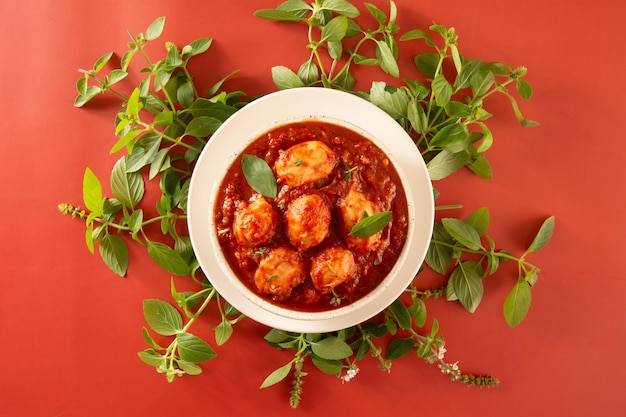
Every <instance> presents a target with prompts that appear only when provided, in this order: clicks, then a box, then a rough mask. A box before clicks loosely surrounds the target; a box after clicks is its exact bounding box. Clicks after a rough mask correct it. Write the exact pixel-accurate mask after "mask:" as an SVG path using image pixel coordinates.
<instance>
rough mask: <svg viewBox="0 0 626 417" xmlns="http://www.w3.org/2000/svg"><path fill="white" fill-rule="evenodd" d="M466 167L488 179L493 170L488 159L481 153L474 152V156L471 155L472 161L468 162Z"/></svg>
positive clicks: (491, 176) (491, 175)
mask: <svg viewBox="0 0 626 417" xmlns="http://www.w3.org/2000/svg"><path fill="white" fill-rule="evenodd" d="M467 167H468V168H469V169H470V170H471V171H472V172H473V173H474V174H476V175H478V176H479V177H480V178H482V179H485V180H490V179H491V178H493V171H492V170H491V165H490V164H489V160H488V159H487V157H486V156H485V155H484V154H482V153H476V154H475V156H473V157H472V162H471V163H470V164H468V165H467Z"/></svg>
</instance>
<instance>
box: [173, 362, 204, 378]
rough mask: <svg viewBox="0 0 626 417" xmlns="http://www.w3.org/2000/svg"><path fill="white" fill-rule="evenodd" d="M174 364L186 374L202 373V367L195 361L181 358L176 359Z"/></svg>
mask: <svg viewBox="0 0 626 417" xmlns="http://www.w3.org/2000/svg"><path fill="white" fill-rule="evenodd" d="M176 365H178V367H179V368H180V369H181V370H182V371H184V372H185V373H186V374H187V375H200V374H201V373H202V368H201V367H199V366H198V365H196V364H195V363H191V362H187V361H185V360H182V359H178V360H177V361H176Z"/></svg>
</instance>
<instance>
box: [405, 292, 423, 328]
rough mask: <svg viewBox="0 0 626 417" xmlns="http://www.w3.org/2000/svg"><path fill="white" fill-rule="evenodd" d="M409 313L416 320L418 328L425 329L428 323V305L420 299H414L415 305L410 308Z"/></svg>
mask: <svg viewBox="0 0 626 417" xmlns="http://www.w3.org/2000/svg"><path fill="white" fill-rule="evenodd" d="M409 313H410V314H411V316H413V318H414V320H415V325H416V326H417V327H424V324H425V323H426V303H424V300H422V299H421V298H419V297H415V298H414V299H413V305H412V306H410V307H409Z"/></svg>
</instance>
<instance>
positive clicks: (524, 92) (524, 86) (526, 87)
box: [515, 80, 533, 100]
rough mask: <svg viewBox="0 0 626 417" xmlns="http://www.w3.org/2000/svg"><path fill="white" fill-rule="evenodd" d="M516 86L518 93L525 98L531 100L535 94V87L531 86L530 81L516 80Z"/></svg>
mask: <svg viewBox="0 0 626 417" xmlns="http://www.w3.org/2000/svg"><path fill="white" fill-rule="evenodd" d="M515 88H516V89H517V93H518V94H519V95H520V97H522V98H523V99H524V100H530V98H531V97H532V95H533V89H532V87H531V86H530V83H529V82H528V81H526V80H516V81H515Z"/></svg>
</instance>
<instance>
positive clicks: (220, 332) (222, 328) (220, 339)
mask: <svg viewBox="0 0 626 417" xmlns="http://www.w3.org/2000/svg"><path fill="white" fill-rule="evenodd" d="M213 330H214V331H215V343H217V345H218V346H222V345H223V344H224V343H226V342H228V339H230V336H231V335H232V334H233V325H232V324H231V323H230V321H228V320H223V321H222V322H221V323H220V324H218V325H217V326H215V328H214V329H213Z"/></svg>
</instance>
